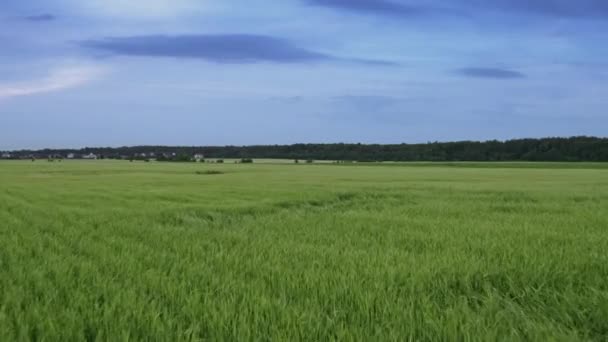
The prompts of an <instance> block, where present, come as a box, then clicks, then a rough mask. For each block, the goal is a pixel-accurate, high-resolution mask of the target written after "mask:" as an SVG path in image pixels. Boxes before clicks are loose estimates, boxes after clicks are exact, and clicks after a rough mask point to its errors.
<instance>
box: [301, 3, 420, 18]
mask: <svg viewBox="0 0 608 342" xmlns="http://www.w3.org/2000/svg"><path fill="white" fill-rule="evenodd" d="M305 2H306V3H308V4H310V5H316V6H323V7H329V8H335V9H340V10H346V11H352V12H359V13H372V14H378V15H386V16H400V17H403V16H413V15H419V14H421V13H424V12H426V11H427V9H426V8H424V7H421V6H419V5H410V4H403V3H398V2H393V1H389V0H305Z"/></svg>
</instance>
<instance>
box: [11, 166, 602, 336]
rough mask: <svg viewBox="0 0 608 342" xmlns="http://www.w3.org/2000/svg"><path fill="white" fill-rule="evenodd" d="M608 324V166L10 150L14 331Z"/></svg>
mask: <svg viewBox="0 0 608 342" xmlns="http://www.w3.org/2000/svg"><path fill="white" fill-rule="evenodd" d="M25 340H27V341H30V340H32V341H37V340H46V341H77V340H89V341H91V340H108V341H122V340H124V341H126V340H131V341H141V340H150V341H156V340H158V341H191V340H203V341H205V340H208V341H249V340H267V341H270V340H285V341H297V340H309V341H326V340H361V341H391V340H395V341H397V340H398V341H404V340H412V341H431V340H433V341H436V340H458V341H464V340H539V341H547V340H564V341H576V340H595V341H606V340H608V165H606V164H530V163H503V164H467V163H456V164H430V163H419V164H378V165H364V164H358V165H314V164H313V165H305V164H300V165H295V164H252V165H245V164H239V165H237V164H194V163H192V164H163V163H155V162H151V163H143V162H139V163H138V162H135V163H129V162H109V161H95V162H79V161H73V162H68V161H64V162H55V163H48V162H46V161H38V162H9V161H7V162H0V341H25Z"/></svg>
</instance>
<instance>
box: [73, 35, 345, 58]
mask: <svg viewBox="0 0 608 342" xmlns="http://www.w3.org/2000/svg"><path fill="white" fill-rule="evenodd" d="M81 45H82V46H84V47H88V48H94V49H98V50H103V51H107V52H110V53H113V54H117V55H126V56H150V57H174V58H199V59H205V60H208V61H213V62H218V63H255V62H278V63H294V62H312V61H320V60H328V59H332V58H333V57H331V56H329V55H326V54H323V53H319V52H315V51H311V50H307V49H304V48H300V47H297V46H295V45H293V44H291V43H290V42H288V41H286V40H283V39H279V38H274V37H268V36H261V35H249V34H227V35H179V36H162V35H152V36H132V37H111V38H105V39H101V40H88V41H84V42H82V43H81Z"/></svg>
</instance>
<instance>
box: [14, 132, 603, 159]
mask: <svg viewBox="0 0 608 342" xmlns="http://www.w3.org/2000/svg"><path fill="white" fill-rule="evenodd" d="M69 154H73V155H76V156H78V155H88V154H94V155H96V156H98V157H99V158H107V159H158V160H165V161H186V160H189V159H191V158H192V157H193V156H195V155H204V158H214V159H215V158H230V159H233V158H234V159H251V158H277V159H294V160H296V159H297V160H338V161H359V162H378V161H573V162H575V161H608V138H596V137H571V138H542V139H515V140H507V141H498V140H491V141H484V142H479V141H458V142H429V143H425V144H384V145H382V144H343V143H339V144H294V145H257V146H200V147H196V146H190V147H188V146H175V147H171V146H131V147H117V148H111V147H106V148H91V147H87V148H83V149H79V150H73V149H44V150H37V151H31V150H22V151H13V152H10V155H11V158H16V159H24V158H47V157H48V156H67V155H69Z"/></svg>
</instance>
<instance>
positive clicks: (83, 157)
mask: <svg viewBox="0 0 608 342" xmlns="http://www.w3.org/2000/svg"><path fill="white" fill-rule="evenodd" d="M82 159H97V155H95V154H93V153H89V154H85V155H84V156H82Z"/></svg>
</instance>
